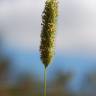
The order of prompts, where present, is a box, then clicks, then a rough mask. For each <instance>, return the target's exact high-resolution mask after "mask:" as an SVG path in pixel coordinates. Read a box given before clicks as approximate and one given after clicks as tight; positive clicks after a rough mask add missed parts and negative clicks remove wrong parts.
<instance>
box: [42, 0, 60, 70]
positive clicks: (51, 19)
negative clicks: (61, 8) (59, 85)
mask: <svg viewBox="0 0 96 96" xmlns="http://www.w3.org/2000/svg"><path fill="white" fill-rule="evenodd" d="M57 16H58V2H57V0H47V1H46V3H45V9H44V11H43V14H42V23H41V25H42V31H41V45H40V53H41V60H42V62H43V64H44V66H45V68H46V67H47V66H48V65H49V64H50V62H51V61H52V57H53V55H54V53H55V48H54V47H55V35H56V23H57Z"/></svg>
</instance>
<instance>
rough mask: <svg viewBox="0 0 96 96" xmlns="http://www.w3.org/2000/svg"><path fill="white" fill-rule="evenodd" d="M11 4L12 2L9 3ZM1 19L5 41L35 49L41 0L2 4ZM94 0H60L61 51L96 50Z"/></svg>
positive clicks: (58, 37) (58, 35)
mask: <svg viewBox="0 0 96 96" xmlns="http://www.w3.org/2000/svg"><path fill="white" fill-rule="evenodd" d="M12 4H13V5H12ZM1 5H2V6H0V14H1V16H0V21H1V24H0V25H1V26H3V27H4V31H5V33H6V34H5V33H4V40H5V42H6V43H7V44H9V45H10V46H11V47H13V48H18V49H19V48H21V49H27V50H30V49H31V50H32V49H36V48H37V49H38V47H39V44H40V32H41V25H40V23H41V13H42V10H43V8H44V1H43V0H39V1H38V0H35V1H34V0H17V1H14V2H13V3H12V2H9V3H8V2H7V3H4V2H3V3H2V4H1ZM95 5H96V1H95V0H61V1H60V3H59V14H60V15H59V21H58V22H59V24H58V32H57V39H56V41H57V42H56V47H57V50H59V51H64V52H87V53H94V52H95V51H96V38H95V37H96V27H95V26H96V6H95Z"/></svg>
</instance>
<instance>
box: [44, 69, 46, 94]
mask: <svg viewBox="0 0 96 96" xmlns="http://www.w3.org/2000/svg"><path fill="white" fill-rule="evenodd" d="M46 85H47V84H46V67H44V96H46V89H47V88H46Z"/></svg>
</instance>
